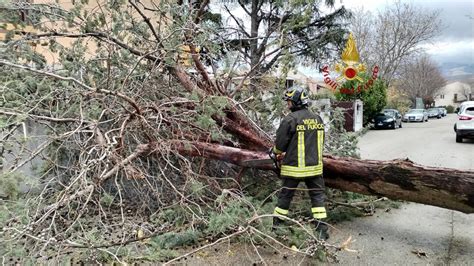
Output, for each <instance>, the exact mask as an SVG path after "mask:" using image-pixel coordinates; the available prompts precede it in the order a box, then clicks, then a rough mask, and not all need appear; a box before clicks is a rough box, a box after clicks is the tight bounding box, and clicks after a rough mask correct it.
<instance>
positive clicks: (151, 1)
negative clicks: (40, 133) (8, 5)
mask: <svg viewBox="0 0 474 266" xmlns="http://www.w3.org/2000/svg"><path fill="white" fill-rule="evenodd" d="M13 1H15V0H13ZM16 1H21V2H25V4H26V5H28V4H31V5H36V4H48V5H56V6H59V7H60V8H62V9H64V10H68V11H69V10H72V9H73V8H74V7H75V3H76V1H77V0H76V1H75V0H70V1H61V0H16ZM157 3H159V0H145V1H141V4H143V5H144V6H147V7H153V6H154V5H156V4H157ZM107 4H110V2H109V1H107V0H99V1H89V2H88V4H86V6H84V8H83V11H82V12H81V14H83V13H85V11H87V13H88V14H100V13H102V14H103V15H104V18H105V21H106V24H107V25H105V26H104V28H105V29H106V31H108V30H107V29H109V30H110V28H111V25H112V22H111V20H112V19H111V17H112V15H111V14H110V12H109V13H108V12H107V9H106V8H104V6H105V5H107ZM140 8H141V12H143V13H144V15H145V16H147V17H149V18H153V16H154V13H153V11H149V10H146V9H143V8H142V7H141V6H140ZM125 11H126V12H128V13H130V14H131V15H132V17H135V18H139V20H140V19H141V15H140V13H139V12H137V11H136V10H135V9H134V8H133V7H131V6H127V7H126V10H124V12H125ZM9 15H10V16H11V15H12V14H9ZM28 15H29V14H28V12H26V11H19V12H18V21H21V22H22V23H21V24H22V25H26V26H20V25H15V24H12V23H8V21H3V23H2V16H0V41H5V40H7V39H9V40H12V39H13V40H19V39H21V38H22V37H24V35H27V34H39V33H41V32H40V31H39V30H37V29H35V28H39V27H37V25H33V24H32V22H31V19H30V18H29V17H28ZM13 16H15V15H13ZM3 20H5V19H4V18H3ZM159 20H160V18H156V19H151V23H152V24H153V25H156V26H157V27H161V28H163V27H164V28H166V27H167V26H168V23H172V20H171V19H165V20H163V19H162V18H161V21H159ZM76 22H77V23H76V24H75V26H74V27H68V26H69V25H68V24H67V22H66V21H64V20H63V21H47V20H42V21H40V22H38V25H39V24H40V25H41V28H42V29H46V30H43V31H46V32H49V31H51V32H52V31H56V30H58V29H61V28H66V27H67V28H68V32H69V33H80V31H79V26H77V25H80V23H85V22H84V21H76ZM158 23H159V24H161V25H157V24H158ZM122 37H124V36H122ZM53 38H54V40H55V41H56V42H57V43H58V44H60V45H62V46H64V47H72V45H73V43H74V42H75V41H77V40H78V38H70V37H60V36H56V37H48V38H42V39H41V41H39V42H38V41H36V42H31V45H32V48H33V49H34V50H35V51H36V52H38V53H40V54H42V55H43V56H44V57H45V59H46V62H47V64H49V65H56V64H60V63H61V62H59V54H58V53H56V52H52V51H51V49H50V47H49V41H50V39H53ZM93 38H94V37H82V38H80V40H81V42H82V43H83V44H84V45H85V46H86V47H87V50H86V54H85V57H86V58H88V57H92V56H94V55H95V52H96V50H97V46H96V43H95V41H93ZM124 40H125V42H126V40H127V37H126V36H125V37H124ZM189 50H190V49H189V46H185V45H180V46H178V47H176V51H175V52H176V59H177V60H178V62H179V63H181V64H182V65H185V66H186V65H190V64H191V60H190V59H191V57H190V54H189ZM178 55H179V56H178Z"/></svg>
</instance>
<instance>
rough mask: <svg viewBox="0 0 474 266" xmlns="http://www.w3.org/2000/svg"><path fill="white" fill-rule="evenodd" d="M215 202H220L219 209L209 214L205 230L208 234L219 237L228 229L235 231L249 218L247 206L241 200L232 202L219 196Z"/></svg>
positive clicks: (249, 212) (249, 213) (223, 196)
mask: <svg viewBox="0 0 474 266" xmlns="http://www.w3.org/2000/svg"><path fill="white" fill-rule="evenodd" d="M216 202H220V204H221V209H220V210H218V211H214V212H211V213H210V214H209V223H208V227H207V229H206V232H207V233H209V234H212V235H219V234H222V233H225V232H226V231H228V230H230V229H236V228H238V227H239V226H241V225H243V224H245V221H247V220H248V219H249V218H250V217H251V211H250V210H249V206H248V205H247V203H246V202H245V201H243V200H242V201H239V200H232V199H228V198H227V197H226V196H225V195H221V196H220V198H218V199H217V200H216Z"/></svg>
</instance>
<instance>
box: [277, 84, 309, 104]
mask: <svg viewBox="0 0 474 266" xmlns="http://www.w3.org/2000/svg"><path fill="white" fill-rule="evenodd" d="M283 100H285V101H292V102H293V105H294V106H297V107H303V106H308V103H309V101H308V100H309V98H308V91H307V90H306V89H304V88H302V87H300V86H293V87H291V88H288V89H287V90H286V92H285V95H284V96H283Z"/></svg>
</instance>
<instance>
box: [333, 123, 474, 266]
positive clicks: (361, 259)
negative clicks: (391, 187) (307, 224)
mask: <svg viewBox="0 0 474 266" xmlns="http://www.w3.org/2000/svg"><path fill="white" fill-rule="evenodd" d="M456 118H457V117H456V115H448V116H447V117H445V118H442V119H439V120H438V119H430V121H429V122H427V123H404V124H403V128H401V129H396V130H390V129H389V130H370V131H369V132H368V133H367V134H365V135H364V136H363V137H362V138H361V140H360V142H359V148H360V154H361V157H362V158H363V159H376V160H390V159H396V158H409V159H410V160H412V161H414V162H416V163H418V164H422V165H426V166H436V167H448V168H456V169H463V170H471V171H474V141H473V140H465V141H464V143H456V142H455V133H454V131H453V125H454V123H455V121H456ZM336 227H337V229H338V230H340V231H339V232H336V233H335V234H333V236H334V238H333V240H334V241H337V240H341V239H344V238H347V237H348V236H352V237H353V239H355V242H353V243H352V245H351V248H353V249H356V250H358V251H359V253H348V252H345V253H341V254H340V260H341V263H342V265H413V264H423V265H474V214H469V215H467V214H463V213H461V212H457V211H451V210H447V209H442V208H438V207H433V206H428V205H423V204H416V203H404V204H402V206H401V207H400V208H399V209H392V210H390V211H389V212H381V213H377V214H376V215H374V216H370V217H365V218H360V219H355V220H353V221H351V222H344V223H341V224H338V225H336ZM416 253H418V255H417V254H416Z"/></svg>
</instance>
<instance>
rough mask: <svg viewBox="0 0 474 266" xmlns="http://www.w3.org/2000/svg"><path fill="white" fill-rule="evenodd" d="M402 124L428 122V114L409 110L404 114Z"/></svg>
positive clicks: (419, 110)
mask: <svg viewBox="0 0 474 266" xmlns="http://www.w3.org/2000/svg"><path fill="white" fill-rule="evenodd" d="M402 121H403V122H425V121H426V122H428V112H426V110H425V109H410V110H408V112H406V113H405V115H404V116H403V119H402Z"/></svg>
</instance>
